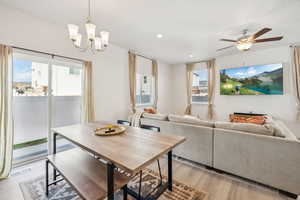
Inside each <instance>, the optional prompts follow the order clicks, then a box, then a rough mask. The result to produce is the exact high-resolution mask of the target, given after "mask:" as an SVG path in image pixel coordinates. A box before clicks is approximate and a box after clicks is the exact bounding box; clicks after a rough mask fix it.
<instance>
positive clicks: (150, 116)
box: [143, 112, 168, 121]
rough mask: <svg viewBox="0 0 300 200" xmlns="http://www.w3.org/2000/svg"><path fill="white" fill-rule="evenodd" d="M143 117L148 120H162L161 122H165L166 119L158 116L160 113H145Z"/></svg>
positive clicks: (162, 115) (163, 115)
mask: <svg viewBox="0 0 300 200" xmlns="http://www.w3.org/2000/svg"><path fill="white" fill-rule="evenodd" d="M143 117H144V118H149V119H157V120H163V121H166V120H167V119H168V115H165V114H160V113H156V114H150V113H146V112H145V113H143Z"/></svg>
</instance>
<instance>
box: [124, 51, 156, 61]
mask: <svg viewBox="0 0 300 200" xmlns="http://www.w3.org/2000/svg"><path fill="white" fill-rule="evenodd" d="M129 53H134V52H132V51H130V50H129ZM134 54H135V55H137V56H139V57H142V58H145V59H148V60H151V61H152V60H154V59H152V58H148V57H146V56H144V55H141V54H138V53H134Z"/></svg>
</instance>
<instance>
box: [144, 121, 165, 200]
mask: <svg viewBox="0 0 300 200" xmlns="http://www.w3.org/2000/svg"><path fill="white" fill-rule="evenodd" d="M140 128H142V129H147V130H151V131H156V132H160V127H157V126H151V125H145V124H142V125H140ZM157 166H158V171H159V177H160V183H159V184H158V185H157V187H159V186H161V185H162V179H163V178H162V174H161V167H160V162H159V159H157ZM142 175H143V171H140V182H139V198H141V187H142ZM157 187H156V188H157ZM156 188H154V189H153V190H152V191H154V190H156ZM152 191H151V192H150V194H151V193H152Z"/></svg>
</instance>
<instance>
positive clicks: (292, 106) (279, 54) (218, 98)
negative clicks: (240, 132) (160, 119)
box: [172, 46, 296, 121]
mask: <svg viewBox="0 0 300 200" xmlns="http://www.w3.org/2000/svg"><path fill="white" fill-rule="evenodd" d="M271 63H283V68H284V77H283V78H284V95H261V96H226V95H220V87H219V86H220V76H219V70H220V69H223V68H232V67H239V66H244V65H258V64H271ZM185 72H186V71H185V66H184V65H183V64H181V65H175V66H173V71H172V76H173V77H174V81H173V88H172V90H173V91H174V95H173V99H176V101H174V103H173V110H174V112H175V113H181V114H182V113H183V112H184V109H185V106H186V102H187V100H186V82H185V80H186V79H185ZM293 91H294V87H293V76H292V66H291V55H290V49H289V47H287V46H284V47H276V48H269V49H261V50H256V51H249V52H240V53H238V54H235V55H230V56H223V57H218V58H216V92H215V112H216V119H218V120H228V115H229V114H230V113H233V112H250V111H252V112H256V113H267V114H271V115H273V116H275V117H278V118H281V119H284V120H288V121H293V120H294V119H295V115H296V101H295V97H294V95H293V94H294V92H293ZM192 112H193V114H194V115H198V114H199V116H200V117H203V118H204V117H206V116H207V105H203V104H202V105H201V104H194V105H193V106H192Z"/></svg>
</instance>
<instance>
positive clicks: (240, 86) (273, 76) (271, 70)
mask: <svg viewBox="0 0 300 200" xmlns="http://www.w3.org/2000/svg"><path fill="white" fill-rule="evenodd" d="M220 93H221V95H282V94H283V68H282V64H272V65H262V66H250V67H241V68H231V69H223V70H220Z"/></svg>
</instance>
